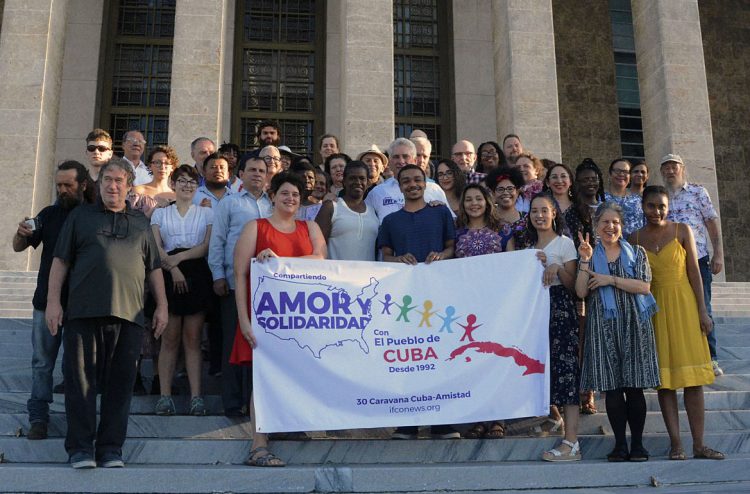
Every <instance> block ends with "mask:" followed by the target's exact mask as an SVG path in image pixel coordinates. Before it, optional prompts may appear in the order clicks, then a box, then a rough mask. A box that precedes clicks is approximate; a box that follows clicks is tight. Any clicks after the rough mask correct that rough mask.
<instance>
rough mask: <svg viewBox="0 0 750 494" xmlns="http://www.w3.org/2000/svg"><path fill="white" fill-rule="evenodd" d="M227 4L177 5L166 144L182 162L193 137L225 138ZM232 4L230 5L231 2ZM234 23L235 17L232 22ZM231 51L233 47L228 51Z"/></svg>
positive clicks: (194, 1) (204, 0)
mask: <svg viewBox="0 0 750 494" xmlns="http://www.w3.org/2000/svg"><path fill="white" fill-rule="evenodd" d="M228 3H229V0H200V1H199V0H180V1H179V2H177V9H176V11H175V20H174V21H175V22H174V23H175V26H174V49H173V52H172V83H171V88H172V90H171V94H170V98H169V144H170V145H171V146H173V147H174V148H175V149H176V150H177V154H178V155H179V156H180V161H181V162H185V163H190V162H192V161H191V159H190V142H191V141H192V140H193V139H195V138H196V137H201V136H205V137H209V138H211V139H213V140H214V141H216V140H218V137H219V136H221V135H224V134H228V130H229V129H226V131H225V130H224V129H223V128H222V125H223V123H224V118H223V116H222V110H223V108H224V103H223V100H224V98H231V92H227V91H226V86H225V85H224V71H225V70H226V63H225V61H226V57H225V51H226V50H227V49H228V47H227V45H228V44H230V45H231V40H229V39H228V35H227V32H228V30H227V28H226V23H227V17H229V15H230V13H229V5H228ZM232 3H234V2H232ZM231 17H232V18H234V16H233V15H232V16H231ZM229 49H231V47H229Z"/></svg>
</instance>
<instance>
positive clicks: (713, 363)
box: [711, 360, 724, 377]
mask: <svg viewBox="0 0 750 494" xmlns="http://www.w3.org/2000/svg"><path fill="white" fill-rule="evenodd" d="M711 367H713V370H714V376H716V377H719V376H723V375H724V371H723V370H721V367H719V363H718V362H717V361H716V360H712V361H711Z"/></svg>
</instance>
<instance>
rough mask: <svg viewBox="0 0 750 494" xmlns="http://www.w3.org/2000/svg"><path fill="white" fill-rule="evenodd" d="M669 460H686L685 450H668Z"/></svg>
mask: <svg viewBox="0 0 750 494" xmlns="http://www.w3.org/2000/svg"><path fill="white" fill-rule="evenodd" d="M669 459H670V460H687V456H686V455H685V450H684V449H682V448H674V449H670V450H669Z"/></svg>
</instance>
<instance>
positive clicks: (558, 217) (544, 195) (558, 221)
mask: <svg viewBox="0 0 750 494" xmlns="http://www.w3.org/2000/svg"><path fill="white" fill-rule="evenodd" d="M537 199H545V200H547V201H549V203H550V204H551V205H552V208H553V209H554V210H555V219H553V220H552V229H553V230H554V232H555V233H556V234H557V235H558V236H560V235H562V233H563V224H564V223H565V220H564V219H563V217H562V213H561V212H560V208H559V207H558V205H557V201H556V200H555V198H554V197H553V196H552V194H551V193H549V192H540V193H538V194H537V195H535V196H534V197H532V198H531V202H530V203H529V221H527V222H526V229H527V230H528V232H529V233H528V235H529V245H534V244H536V243H537V241H538V240H539V232H537V231H536V227H535V226H534V222H533V221H531V206H532V205H533V204H534V201H536V200H537Z"/></svg>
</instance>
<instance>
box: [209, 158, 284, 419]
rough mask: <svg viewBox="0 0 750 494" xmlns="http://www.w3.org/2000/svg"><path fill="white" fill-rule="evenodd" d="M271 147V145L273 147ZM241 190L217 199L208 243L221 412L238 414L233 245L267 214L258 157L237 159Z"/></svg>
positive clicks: (239, 383)
mask: <svg viewBox="0 0 750 494" xmlns="http://www.w3.org/2000/svg"><path fill="white" fill-rule="evenodd" d="M274 149H275V148H274ZM243 165H244V169H243V170H242V190H241V191H240V192H238V193H237V194H232V195H230V196H228V197H227V198H226V199H224V200H223V201H220V202H219V204H218V206H217V207H216V209H215V210H214V224H213V227H212V228H211V241H210V243H209V246H208V266H209V267H210V268H211V274H212V276H213V280H214V293H215V294H216V295H217V296H218V297H219V298H220V302H219V303H220V306H221V321H222V325H221V326H222V335H223V340H222V341H223V344H222V357H221V400H222V403H223V405H224V414H225V415H227V416H238V415H241V414H242V412H241V409H242V406H243V404H244V403H247V400H244V399H243V396H242V393H243V390H246V389H247V388H246V387H243V385H242V381H243V368H242V367H239V366H234V365H230V364H229V356H230V354H231V352H232V345H233V343H234V335H235V329H236V327H237V305H236V304H235V300H234V245H235V244H236V243H237V239H238V238H239V237H240V233H242V229H243V228H244V227H245V224H247V223H248V222H249V221H251V220H256V219H258V218H266V217H268V216H270V215H271V200H270V199H269V198H268V195H267V194H266V193H265V192H264V191H265V186H266V175H267V173H268V168H269V167H268V165H267V164H266V162H265V161H264V160H263V159H262V158H259V157H245V158H243V160H242V161H241V162H240V166H243Z"/></svg>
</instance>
